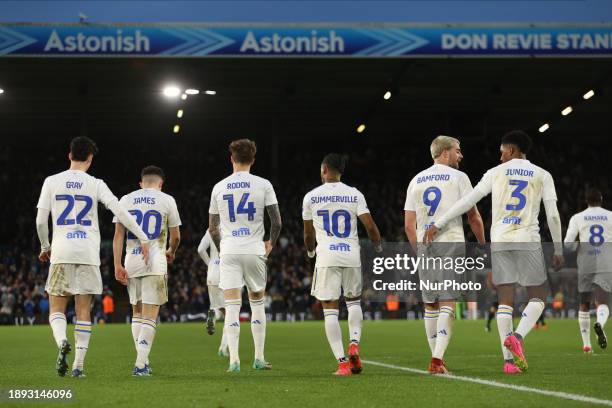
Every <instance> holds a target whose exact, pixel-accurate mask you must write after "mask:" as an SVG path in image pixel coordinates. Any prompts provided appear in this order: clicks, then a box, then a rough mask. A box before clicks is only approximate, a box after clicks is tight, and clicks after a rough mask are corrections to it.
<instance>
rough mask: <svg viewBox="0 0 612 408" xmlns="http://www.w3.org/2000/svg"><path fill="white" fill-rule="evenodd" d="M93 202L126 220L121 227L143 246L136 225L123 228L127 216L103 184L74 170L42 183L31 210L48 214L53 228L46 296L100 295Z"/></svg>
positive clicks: (127, 218) (97, 232)
mask: <svg viewBox="0 0 612 408" xmlns="http://www.w3.org/2000/svg"><path fill="white" fill-rule="evenodd" d="M99 202H100V203H102V204H104V206H106V208H108V209H109V210H111V211H112V212H113V213H114V214H116V215H118V216H120V217H121V218H123V219H125V220H127V223H128V225H127V227H128V228H129V229H130V230H131V231H133V232H134V233H136V234H137V235H138V239H140V240H142V241H147V237H146V235H144V233H143V232H142V230H141V229H140V228H139V227H138V225H137V224H136V223H135V222H133V221H132V222H129V221H131V218H130V216H129V214H127V213H126V212H125V209H124V208H123V207H122V206H121V205H120V204H119V201H118V200H117V197H115V195H114V194H113V193H112V192H111V191H110V189H109V188H108V187H107V185H106V184H105V183H104V181H102V180H100V179H97V178H95V177H93V176H91V175H89V174H87V173H86V172H84V171H80V170H66V171H63V172H61V173H58V174H55V175H53V176H49V177H47V178H46V179H45V182H44V184H43V187H42V190H41V193H40V198H39V200H38V204H37V207H38V209H39V211H41V210H43V211H50V213H51V217H52V224H53V240H52V243H51V267H50V268H49V276H48V278H47V284H46V288H45V289H46V291H47V292H48V293H49V294H51V295H54V296H68V295H77V294H101V293H102V279H101V277H100V269H99V266H100V228H99V225H98V203H99ZM45 222H46V220H45Z"/></svg>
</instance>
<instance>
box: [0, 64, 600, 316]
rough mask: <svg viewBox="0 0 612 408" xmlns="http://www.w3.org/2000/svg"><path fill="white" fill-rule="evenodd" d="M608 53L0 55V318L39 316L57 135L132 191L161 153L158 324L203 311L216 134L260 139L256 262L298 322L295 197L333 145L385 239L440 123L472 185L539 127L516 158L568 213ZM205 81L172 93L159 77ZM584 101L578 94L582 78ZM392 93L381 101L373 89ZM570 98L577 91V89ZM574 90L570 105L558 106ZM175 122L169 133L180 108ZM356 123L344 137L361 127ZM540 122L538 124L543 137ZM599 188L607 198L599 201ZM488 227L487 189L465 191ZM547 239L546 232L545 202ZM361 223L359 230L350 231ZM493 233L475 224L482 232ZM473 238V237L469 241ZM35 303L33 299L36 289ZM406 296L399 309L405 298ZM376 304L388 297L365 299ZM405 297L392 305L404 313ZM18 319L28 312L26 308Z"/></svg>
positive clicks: (107, 223)
mask: <svg viewBox="0 0 612 408" xmlns="http://www.w3.org/2000/svg"><path fill="white" fill-rule="evenodd" d="M611 68H612V63H610V62H609V61H607V60H589V59H576V60H554V59H551V60H488V61H482V60H462V61H455V60H378V61H377V60H353V61H347V60H320V61H313V60H308V61H306V60H298V59H292V60H232V59H228V60H179V61H177V60H172V61H170V60H168V61H166V60H129V61H128V60H115V59H108V60H106V59H105V60H101V59H96V60H36V61H34V60H28V59H14V60H6V59H5V60H3V61H1V62H0V78H2V87H3V88H4V89H5V91H6V92H5V94H3V95H2V96H0V129H1V131H0V132H1V135H2V144H1V145H0V168H1V169H2V171H1V172H0V196H1V197H2V205H1V206H0V291H1V293H0V308H1V309H0V321H3V322H7V323H11V324H12V323H13V322H14V320H15V317H17V320H18V321H21V320H24V321H25V322H26V323H27V318H28V317H30V318H32V317H35V318H36V322H41V321H44V319H45V317H44V315H45V313H44V311H45V309H44V305H45V300H44V294H43V288H44V282H45V278H46V274H47V269H48V268H47V266H42V265H40V264H39V263H38V261H37V259H36V256H37V255H38V251H39V243H38V239H37V237H36V231H35V226H34V219H35V213H36V209H35V206H36V202H37V199H38V195H39V193H40V188H41V186H42V182H43V180H44V178H45V177H46V176H48V175H51V174H54V173H57V172H60V171H63V170H65V169H66V168H67V167H68V159H67V153H68V143H69V141H70V139H71V138H72V137H74V136H77V135H82V134H84V135H88V136H90V137H92V138H93V139H94V140H96V142H97V143H98V146H99V147H100V154H99V155H98V156H97V157H96V158H95V159H94V164H93V166H92V168H91V170H90V173H91V174H92V175H94V176H96V177H98V178H101V179H103V180H104V181H105V182H106V183H107V184H108V185H109V187H110V188H111V190H112V191H113V192H114V193H115V194H116V195H117V196H118V197H120V196H121V195H123V194H127V193H129V192H130V191H132V190H134V189H136V188H138V181H139V173H140V169H141V168H142V167H144V166H145V165H148V164H155V165H158V166H161V167H162V168H164V170H165V171H166V174H167V177H168V180H167V183H166V185H165V191H166V192H168V193H169V194H171V195H173V196H174V197H175V198H176V200H177V203H178V207H179V212H180V214H181V218H182V221H183V227H182V230H181V232H182V238H183V240H182V244H181V248H180V249H179V252H178V254H177V259H176V261H175V263H174V265H173V266H172V267H171V268H170V273H169V283H170V286H169V287H170V301H169V303H168V305H167V306H166V307H164V309H163V312H162V318H163V319H164V320H181V319H183V320H184V319H188V318H190V317H197V316H198V315H199V314H200V313H203V312H205V311H206V310H207V309H208V297H207V293H206V267H205V265H204V264H203V262H202V261H201V260H200V259H199V257H198V255H197V253H196V247H197V244H198V243H199V241H200V239H201V237H202V236H203V234H204V232H205V230H206V226H207V222H208V205H209V194H210V191H211V190H212V187H213V185H214V184H215V183H216V182H217V181H219V180H220V179H222V178H223V177H225V176H226V175H228V174H229V173H230V172H231V165H230V163H229V154H228V152H227V144H228V143H229V141H230V140H232V139H235V138H241V137H249V138H252V139H254V140H256V141H257V144H258V155H257V160H256V163H255V166H254V167H253V173H255V174H258V175H261V176H263V177H266V178H269V179H270V180H272V182H273V184H274V187H275V189H276V193H277V196H278V199H279V203H280V208H281V213H282V216H283V222H284V228H283V232H282V234H281V239H280V243H279V246H278V247H277V248H276V249H275V250H274V252H273V254H272V256H271V259H270V262H269V273H268V292H269V297H268V299H267V306H268V311H269V313H270V314H271V315H272V316H273V317H275V318H276V317H277V316H278V317H280V318H281V319H287V318H290V319H291V318H296V319H300V318H303V317H305V318H311V317H317V316H318V309H317V307H318V305H317V304H316V302H315V301H314V300H313V299H311V298H310V296H309V290H310V279H311V276H312V269H313V266H314V265H313V264H312V263H311V262H310V261H309V260H308V259H307V258H306V257H305V251H304V248H303V244H302V222H301V217H300V210H301V201H302V198H303V196H304V194H305V193H306V192H308V191H309V190H310V189H312V188H314V187H316V186H317V185H318V184H320V179H319V163H320V161H321V158H322V157H323V156H324V154H326V153H328V152H331V151H335V152H341V153H344V154H346V155H347V156H348V157H349V164H348V166H347V171H346V175H345V177H344V181H345V182H346V183H347V184H349V185H353V186H355V187H357V188H359V189H360V190H361V191H362V192H363V193H364V195H365V197H366V199H367V201H368V204H369V207H370V210H371V211H372V214H373V216H374V218H375V220H376V221H377V223H378V225H379V227H380V229H381V232H382V234H383V237H384V238H385V240H387V241H405V236H404V232H403V205H404V200H405V191H406V187H407V185H408V183H409V181H410V179H411V178H412V177H413V176H414V175H415V174H416V173H417V172H419V171H421V170H422V169H424V168H426V167H428V166H429V165H430V164H431V157H430V155H429V143H430V141H431V139H433V137H435V136H436V135H438V134H447V135H451V136H454V137H457V138H459V139H461V140H462V149H463V151H464V155H465V159H464V161H463V163H462V168H461V169H462V170H463V171H465V172H466V173H467V174H468V175H469V176H470V178H471V180H472V183H473V184H476V183H477V182H478V180H479V179H480V177H481V176H482V174H483V173H484V172H485V171H486V170H487V169H488V168H490V167H493V166H495V165H496V164H498V161H499V140H500V137H501V136H502V134H503V133H504V132H505V131H507V130H510V129H514V128H522V129H525V130H527V131H528V132H529V133H530V134H531V136H532V137H533V139H534V148H533V151H532V153H531V154H530V155H529V157H528V158H529V159H530V160H531V161H532V162H534V163H535V164H537V165H540V166H542V167H544V168H545V169H547V170H549V171H550V172H551V173H552V175H553V177H554V179H555V183H556V188H557V194H558V198H559V210H560V212H561V216H562V222H563V225H564V231H565V227H566V226H567V222H568V221H569V218H570V216H571V215H572V214H573V213H575V212H577V211H580V210H582V209H583V208H584V207H585V204H584V202H583V200H582V197H583V193H584V190H585V188H586V187H588V186H591V185H594V186H598V187H599V188H601V189H602V190H603V192H604V197H605V198H609V197H611V193H612V192H611V191H610V183H609V175H610V174H612V161H611V160H610V158H611V157H612V147H611V146H610V143H609V140H610V135H611V134H612V121H610V116H609V115H610V112H611V111H612V92H611V91H612V89H611V88H612V87H611V85H610V81H609V77H610V72H612V69H611ZM170 82H175V83H177V84H179V85H181V86H182V87H195V88H199V89H201V90H204V89H214V90H216V91H217V92H218V94H217V95H216V96H214V97H210V96H204V95H198V96H194V97H190V98H188V99H187V101H180V100H177V101H169V100H167V99H165V98H164V97H163V95H161V88H163V86H164V85H165V84H167V83H170ZM591 88H594V89H595V90H596V95H595V97H594V98H593V99H592V100H590V101H581V100H580V99H581V95H582V94H583V93H584V92H586V91H587V90H588V89H591ZM388 89H389V90H391V91H392V92H393V93H394V95H393V97H392V98H391V100H390V101H384V100H383V99H382V95H383V94H384V92H385V91H386V90H388ZM577 102H578V103H577ZM570 104H572V105H573V106H574V113H572V114H571V115H569V116H568V117H565V118H561V115H560V110H561V109H562V108H563V107H565V106H567V105H570ZM179 108H181V109H184V112H185V116H184V118H183V120H182V121H181V122H180V123H181V132H180V133H179V134H173V133H172V127H173V126H174V124H175V123H176V122H177V121H178V119H177V118H176V111H177V109H179ZM362 122H363V123H365V124H366V125H367V128H366V131H365V132H364V133H362V134H358V133H356V131H355V129H356V127H357V125H358V124H360V123H362ZM544 122H549V123H551V129H550V130H549V131H548V132H546V133H544V134H540V133H538V132H537V128H538V127H539V126H540V125H541V124H542V123H544ZM606 201H607V200H606ZM478 207H479V209H480V211H481V213H482V214H483V218H484V219H485V224H486V227H487V228H488V226H489V225H488V223H489V213H490V200H489V199H485V200H483V201H482V202H481V203H480V204H479V205H478ZM111 219H112V216H111V213H110V212H108V211H102V210H101V211H100V225H101V235H102V240H103V245H102V267H101V270H102V273H103V280H104V283H105V290H107V293H112V295H113V297H114V299H115V303H116V306H117V307H116V311H115V313H114V315H113V316H104V313H103V311H102V309H101V303H100V299H98V301H97V302H96V304H95V307H94V313H95V315H96V317H98V318H102V317H106V318H107V319H108V318H109V317H110V318H112V319H114V320H123V318H124V316H125V313H126V311H127V309H128V307H127V294H126V291H125V288H123V287H121V286H120V285H118V284H117V283H116V282H115V281H114V277H113V270H112V254H111V247H110V240H112V235H113V226H112V222H111ZM541 225H542V227H543V228H542V231H543V237H544V239H545V240H549V239H550V237H549V235H548V231H547V228H546V227H545V219H544V216H543V211H542V215H541ZM362 235H363V232H362ZM487 236H488V233H487ZM471 239H472V240H473V237H471ZM556 292H561V293H563V294H564V295H565V299H566V300H567V302H566V303H567V304H568V307H570V306H571V305H572V304H573V303H572V302H574V303H575V298H576V293H575V283H573V284H572V283H571V282H565V281H559V282H557V280H554V282H553V293H552V294H553V295H554V294H555V293H556ZM41 302H42V303H41ZM414 303H415V304H414V305H411V304H408V305H403V306H402V307H403V308H406V309H408V308H412V309H414V311H418V305H416V303H417V301H416V299H415V300H414ZM366 310H367V312H368V313H370V314H371V315H374V314H375V313H376V312H381V313H383V312H384V305H383V304H378V303H375V302H367V301H366ZM403 312H404V310H402V313H403ZM22 318H24V319H22Z"/></svg>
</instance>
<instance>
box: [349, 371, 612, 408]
mask: <svg viewBox="0 0 612 408" xmlns="http://www.w3.org/2000/svg"><path fill="white" fill-rule="evenodd" d="M361 361H363V362H364V363H366V364H371V365H375V366H379V367H385V368H391V369H394V370H401V371H408V372H411V373H415V374H426V375H430V374H429V373H428V372H427V371H425V370H419V369H417V368H410V367H402V366H397V365H393V364H386V363H379V362H378V361H371V360H361ZM437 377H440V378H447V379H449V380H458V381H465V382H471V383H476V384H482V385H489V386H491V387H498V388H506V389H509V390H514V391H522V392H530V393H533V394H540V395H547V396H549V397H557V398H563V399H566V400H572V401H580V402H588V403H591V404H599V405H607V406H609V407H612V401H611V400H605V399H599V398H593V397H588V396H586V395H580V394H571V393H569V392H561V391H549V390H541V389H539V388H531V387H525V386H523V385H514V384H506V383H501V382H497V381H489V380H483V379H480V378H474V377H465V376H462V375H454V374H446V375H439V376H437Z"/></svg>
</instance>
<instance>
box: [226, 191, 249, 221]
mask: <svg viewBox="0 0 612 408" xmlns="http://www.w3.org/2000/svg"><path fill="white" fill-rule="evenodd" d="M223 199H224V200H227V208H228V211H229V219H230V221H231V222H236V214H247V216H248V219H249V221H253V220H254V219H255V213H256V212H257V210H256V209H255V202H253V201H249V202H247V200H248V199H249V193H243V194H242V197H241V198H240V201H239V202H238V208H236V209H235V210H234V195H233V194H225V195H224V196H223Z"/></svg>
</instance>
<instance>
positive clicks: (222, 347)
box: [219, 327, 227, 353]
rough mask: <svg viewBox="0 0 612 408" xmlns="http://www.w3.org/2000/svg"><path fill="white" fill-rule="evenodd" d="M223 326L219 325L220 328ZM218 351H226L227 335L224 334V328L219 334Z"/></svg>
mask: <svg viewBox="0 0 612 408" xmlns="http://www.w3.org/2000/svg"><path fill="white" fill-rule="evenodd" d="M223 329H224V328H223V327H221V330H223ZM219 351H222V352H224V353H225V352H226V351H227V336H226V335H225V330H223V334H222V336H221V344H220V345H219Z"/></svg>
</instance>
